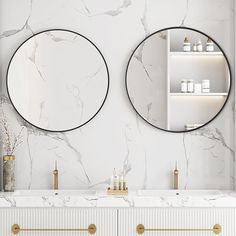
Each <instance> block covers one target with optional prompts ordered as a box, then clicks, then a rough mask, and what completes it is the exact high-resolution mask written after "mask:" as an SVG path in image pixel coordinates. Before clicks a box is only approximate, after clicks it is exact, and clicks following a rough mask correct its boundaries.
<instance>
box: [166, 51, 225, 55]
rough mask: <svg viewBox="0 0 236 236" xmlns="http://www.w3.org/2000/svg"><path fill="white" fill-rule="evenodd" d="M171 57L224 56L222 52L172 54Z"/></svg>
mask: <svg viewBox="0 0 236 236" xmlns="http://www.w3.org/2000/svg"><path fill="white" fill-rule="evenodd" d="M170 55H171V56H223V53H222V52H170Z"/></svg>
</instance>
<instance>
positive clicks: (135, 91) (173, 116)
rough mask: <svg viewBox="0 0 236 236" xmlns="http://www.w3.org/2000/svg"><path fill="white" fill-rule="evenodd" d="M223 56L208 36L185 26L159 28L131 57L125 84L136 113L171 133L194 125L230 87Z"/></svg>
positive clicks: (207, 117) (208, 116) (215, 110)
mask: <svg viewBox="0 0 236 236" xmlns="http://www.w3.org/2000/svg"><path fill="white" fill-rule="evenodd" d="M230 84H231V72H230V67H229V63H228V60H227V58H226V56H225V53H224V52H223V50H222V49H221V48H220V46H219V45H218V44H217V43H216V42H215V41H214V40H213V39H212V38H210V37H209V36H208V35H206V34H204V33H202V32H200V31H197V30H193V29H190V28H186V27H173V28H167V29H163V30H160V31H158V32H156V33H154V34H152V35H150V36H149V37H147V38H146V39H145V40H143V41H142V42H141V43H140V44H139V45H138V46H137V47H136V49H135V50H134V52H133V54H132V55H131V57H130V60H129V63H128V67H127V71H126V88H127V92H128V96H129V99H130V101H131V103H132V105H133V107H134V109H135V110H136V112H137V113H138V114H139V115H140V116H141V117H142V118H143V119H144V120H145V121H146V122H148V123H149V124H151V125H152V126H154V127H156V128H159V129H162V130H166V131H171V132H185V131H190V130H194V129H197V128H199V127H202V126H203V125H205V124H207V123H209V122H210V121H211V120H213V119H214V118H215V117H216V116H217V115H218V114H219V113H220V111H221V110H222V108H223V107H224V105H225V103H226V101H227V99H228V96H229V92H230V88H231V85H230Z"/></svg>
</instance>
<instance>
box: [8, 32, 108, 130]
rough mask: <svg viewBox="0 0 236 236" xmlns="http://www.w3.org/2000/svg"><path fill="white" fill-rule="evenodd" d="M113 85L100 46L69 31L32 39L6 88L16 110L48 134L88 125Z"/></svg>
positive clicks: (20, 54) (14, 65)
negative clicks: (110, 84)
mask: <svg viewBox="0 0 236 236" xmlns="http://www.w3.org/2000/svg"><path fill="white" fill-rule="evenodd" d="M108 87H109V74H108V68H107V65H106V62H105V60H104V57H103V55H102V54H101V52H100V51H99V50H98V48H97V47H96V46H95V45H94V44H93V43H92V42H91V41H90V40H88V39H87V38H85V37H84V36H82V35H80V34H78V33H75V32H72V31H69V30H47V31H44V32H40V33H38V34H36V35H34V36H32V37H31V38H29V39H27V40H26V41H25V42H24V43H23V44H21V45H20V47H19V48H18V49H17V50H16V52H15V53H14V55H13V57H12V59H11V61H10V63H9V67H8V73H7V88H8V93H9V97H10V99H11V101H12V103H13V105H14V107H15V109H16V110H17V112H18V113H19V114H20V115H21V116H22V117H23V118H24V119H25V120H26V121H28V122H29V123H31V124H32V125H33V126H36V127H38V128H41V129H44V130H47V131H57V132H59V131H68V130H72V129H75V128H78V127H80V126H82V125H84V124H86V123H87V122H89V121H90V120H91V119H92V118H93V117H94V116H95V115H96V114H97V113H98V112H99V110H100V109H101V107H102V106H103V104H104V102H105V99H106V96H107V93H108Z"/></svg>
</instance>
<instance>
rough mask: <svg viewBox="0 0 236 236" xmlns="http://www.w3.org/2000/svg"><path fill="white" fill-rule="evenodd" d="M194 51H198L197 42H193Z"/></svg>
mask: <svg viewBox="0 0 236 236" xmlns="http://www.w3.org/2000/svg"><path fill="white" fill-rule="evenodd" d="M193 51H194V52H196V51H197V44H196V43H195V44H193Z"/></svg>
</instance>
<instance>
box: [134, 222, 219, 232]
mask: <svg viewBox="0 0 236 236" xmlns="http://www.w3.org/2000/svg"><path fill="white" fill-rule="evenodd" d="M136 230H137V233H138V234H143V233H144V232H145V231H162V232H163V231H190V232H191V231H192V232H197V231H202V232H203V231H206V232H213V233H214V234H220V233H221V225H219V224H215V225H214V226H213V228H212V229H145V227H144V225H143V224H139V225H138V226H137V227H136Z"/></svg>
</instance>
